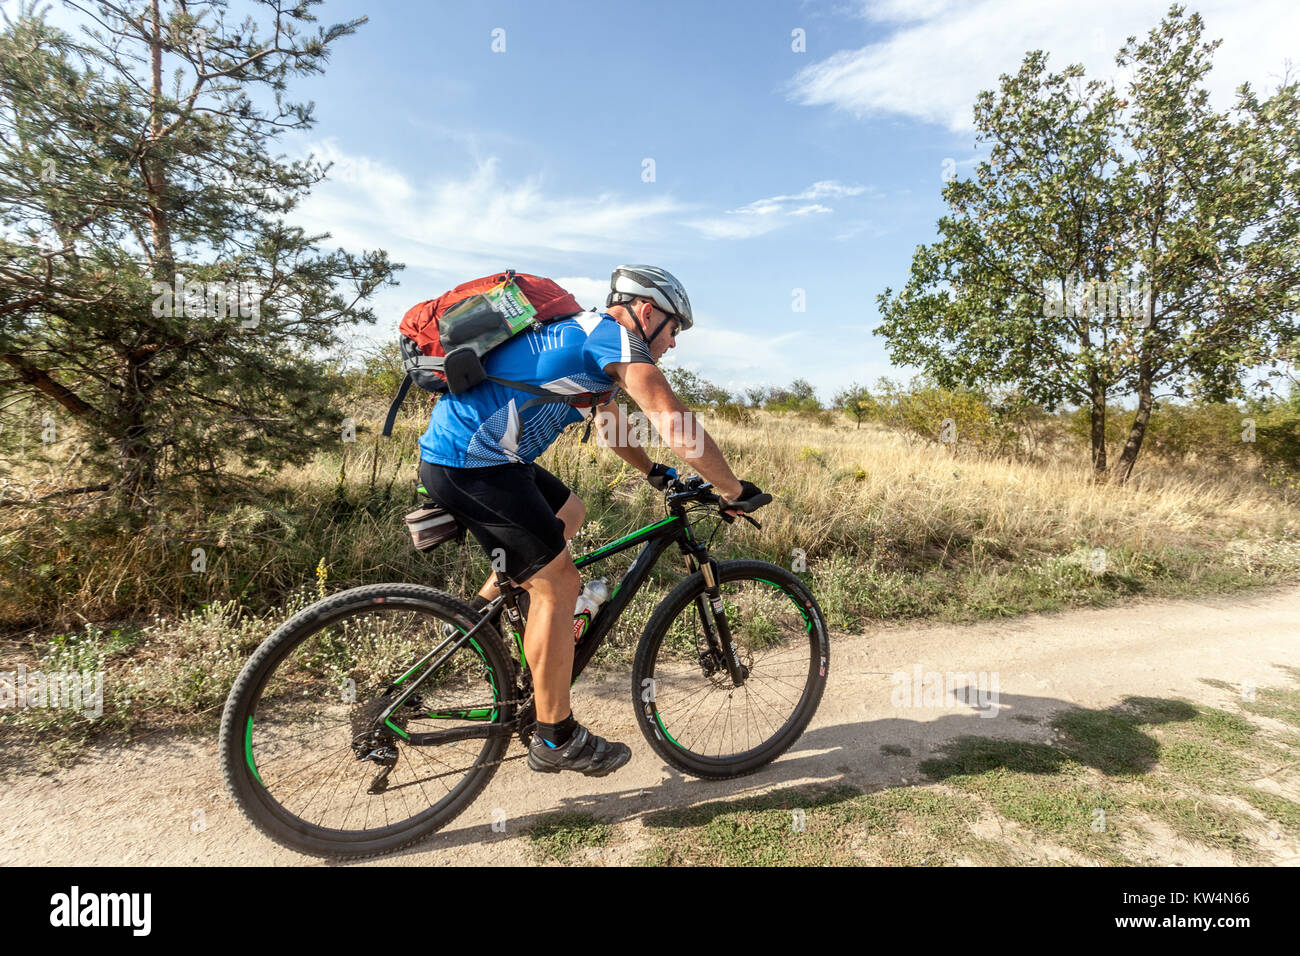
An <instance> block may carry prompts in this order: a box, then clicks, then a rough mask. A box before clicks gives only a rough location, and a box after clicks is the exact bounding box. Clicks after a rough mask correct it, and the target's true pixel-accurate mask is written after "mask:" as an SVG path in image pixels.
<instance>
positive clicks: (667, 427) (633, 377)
mask: <svg viewBox="0 0 1300 956" xmlns="http://www.w3.org/2000/svg"><path fill="white" fill-rule="evenodd" d="M605 373H606V374H607V375H609V377H610V378H611V379H613V380H614V381H615V382H617V383H618V384H619V385H621V386H622V387H623V389H624V390H625V391H626V392H627V393H628V394H629V395H631V396H632V398H633V400H635V401H636V403H637V404H638V405H640V406H641V408H642V410H643V411H644V412H645V413H646V415H647V417H649V419H650V422H651V424H653V425H654V427H655V430H656V431H657V432H659V434H660V435H661V436H662V437H663V439H664V441H665V442H667V443H668V447H670V448H671V449H672V450H673V451H674V452H676V453H677V455H678V456H679V457H680V458H681V459H682V460H683V461H684V462H686V463H687V464H688V465H690V466H691V468H693V469H694V470H695V471H697V472H699V473H700V474H701V475H703V476H704V477H705V478H706V479H708V480H709V481H710V482H712V483H713V486H714V488H715V489H716V490H717V493H718V494H719V495H721V496H722V497H723V498H724V499H725V500H727V501H734V500H736V499H737V498H739V497H740V495H741V494H742V493H743V491H744V489H743V488H741V485H740V482H739V481H738V480H737V479H736V476H735V474H734V473H733V472H732V470H731V466H729V465H728V464H727V460H726V459H725V458H723V457H722V452H721V451H719V450H718V446H717V444H716V443H715V442H714V441H713V438H712V436H710V435H709V433H708V432H707V431H705V430H704V426H703V425H701V424H700V423H699V422H698V421H696V418H695V414H694V413H693V412H692V411H691V410H690V409H689V408H687V407H686V405H685V404H684V403H683V402H682V400H681V399H680V398H678V397H677V395H676V394H675V393H674V392H673V387H672V386H671V385H669V384H668V379H666V378H665V377H664V373H663V372H661V371H660V370H659V368H658V366H655V365H651V364H649V363H648V362H611V363H610V364H609V365H607V366H605ZM619 414H620V415H621V414H622V413H621V411H620V412H619ZM615 452H616V453H617V454H620V456H621V457H624V458H625V460H626V461H628V462H629V463H630V464H633V465H635V466H637V467H641V466H640V465H638V464H637V461H633V460H632V459H631V458H626V456H622V453H621V452H619V451H618V449H615ZM641 455H645V452H644V451H642V452H641ZM638 461H640V458H638ZM649 470H650V464H649V458H648V456H647V457H646V459H645V465H644V468H642V471H643V472H648V471H649Z"/></svg>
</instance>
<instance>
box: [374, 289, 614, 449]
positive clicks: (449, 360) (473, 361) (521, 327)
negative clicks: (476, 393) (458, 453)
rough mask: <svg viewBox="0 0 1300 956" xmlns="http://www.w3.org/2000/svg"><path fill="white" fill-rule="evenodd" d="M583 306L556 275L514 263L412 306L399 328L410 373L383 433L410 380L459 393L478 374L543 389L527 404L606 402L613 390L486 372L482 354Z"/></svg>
mask: <svg viewBox="0 0 1300 956" xmlns="http://www.w3.org/2000/svg"><path fill="white" fill-rule="evenodd" d="M580 312H582V306H580V305H579V304H578V300H577V299H575V298H574V297H573V296H572V295H571V294H569V293H568V292H567V291H565V290H564V289H563V288H561V287H560V286H559V285H558V284H556V283H555V282H553V281H551V280H550V279H543V278H540V277H538V276H533V275H528V274H527V273H522V272H515V271H514V270H513V269H507V270H506V271H505V272H501V273H497V274H496V275H490V276H484V277H483V278H481V279H471V280H470V281H469V282H462V283H461V284H460V285H458V286H456V288H454V289H452V290H451V291H450V292H444V293H443V294H442V295H440V296H438V298H436V299H429V300H427V301H425V302H421V303H420V304H419V305H416V306H412V307H411V308H410V309H409V310H408V311H407V313H406V315H404V316H403V317H402V323H401V325H400V326H399V328H398V331H399V333H400V335H399V338H398V342H399V344H400V346H401V349H402V358H403V363H402V364H403V367H404V368H405V370H406V377H405V378H404V379H402V385H401V387H400V388H399V389H398V391H397V397H396V398H394V399H393V403H392V405H391V406H389V409H388V417H387V419H385V421H384V432H383V433H384V435H385V436H389V435H392V433H393V423H394V422H395V421H396V420H397V412H398V410H399V409H400V408H401V406H402V402H403V400H405V398H406V393H407V391H409V389H410V387H411V383H412V382H414V383H415V384H416V385H418V386H419V387H420V388H422V389H424V390H425V391H426V392H433V393H435V394H452V395H459V394H461V393H463V392H467V391H469V390H470V389H471V388H473V387H474V386H475V385H478V384H479V383H480V382H483V381H493V382H496V383H497V384H499V385H506V386H509V387H510V388H517V389H519V390H520V391H524V392H531V393H532V394H533V395H535V396H537V397H536V398H532V399H529V400H528V402H526V403H525V404H524V406H523V407H524V408H527V407H528V406H530V405H535V404H541V403H547V402H564V403H565V404H568V405H574V406H577V407H582V408H585V407H588V406H595V405H599V404H604V403H605V402H607V401H608V400H609V398H610V397H611V396H612V395H613V391H609V392H603V393H597V392H583V393H580V394H578V395H561V394H559V393H558V392H551V391H548V390H547V389H544V388H539V387H538V386H536V385H530V384H527V383H525V382H515V381H511V380H509V379H503V378H497V377H496V376H494V375H488V374H487V372H486V371H485V370H484V368H483V359H484V357H485V356H486V355H487V354H488V353H489V352H491V351H492V350H493V349H495V348H496V347H497V346H499V345H501V344H502V343H504V342H507V341H509V340H510V339H511V338H513V337H514V336H515V335H518V334H519V333H521V332H526V331H528V330H529V329H536V328H541V327H542V326H543V325H546V324H548V323H550V322H556V321H559V320H560V319H566V318H569V317H570V316H573V315H577V314H579V313H580ZM588 432H590V426H589V427H588ZM583 440H584V441H585V440H586V436H585V435H584V436H583Z"/></svg>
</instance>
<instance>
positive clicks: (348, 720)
mask: <svg viewBox="0 0 1300 956" xmlns="http://www.w3.org/2000/svg"><path fill="white" fill-rule="evenodd" d="M446 623H450V622H449V621H448V620H447V619H445V618H442V617H439V616H437V615H435V614H433V613H432V612H431V611H429V610H416V609H414V608H410V607H403V606H400V605H398V604H395V603H390V604H386V605H378V604H377V605H373V606H367V607H364V608H359V609H352V610H349V611H347V612H345V613H343V614H342V615H338V616H335V617H333V618H331V619H329V620H328V621H325V622H322V623H321V624H320V625H319V626H317V627H316V628H315V629H314V630H313V631H312V632H311V633H310V634H308V635H307V636H306V637H305V638H303V639H301V640H299V641H297V642H296V643H294V644H293V646H292V647H289V648H286V650H285V651H284V652H283V653H281V654H280V655H279V656H278V659H277V660H276V661H275V662H274V663H273V664H272V665H270V666H269V667H268V669H267V672H266V676H265V677H264V678H263V679H262V681H261V682H260V684H259V685H258V686H257V687H256V688H255V689H254V691H253V694H252V704H251V705H250V709H249V710H248V711H247V712H246V716H245V718H244V720H243V723H242V725H241V726H240V728H239V729H240V732H241V734H242V736H243V739H242V741H241V748H240V749H241V754H242V760H241V764H242V766H243V768H244V771H245V773H246V774H247V777H248V779H249V781H250V784H251V790H252V793H253V799H255V800H256V801H258V803H260V804H261V805H262V806H263V807H264V808H265V809H266V810H267V811H268V812H269V813H270V814H272V815H273V816H274V817H276V818H277V819H279V820H280V821H281V822H282V823H284V824H285V825H287V826H289V827H290V828H292V829H293V830H295V831H296V832H298V833H301V834H303V835H304V836H307V837H310V838H313V839H315V840H322V841H327V842H331V843H355V842H362V841H367V840H372V839H377V838H383V837H385V836H389V835H392V834H395V833H399V832H402V831H404V830H407V829H410V828H411V827H415V826H419V825H420V824H422V823H424V822H425V821H427V820H428V819H430V818H431V817H433V816H434V815H436V814H438V813H439V812H440V811H441V810H443V809H444V808H446V807H447V806H448V805H449V804H450V803H451V802H453V801H454V800H456V798H457V797H458V796H459V795H460V794H461V793H462V792H464V790H465V789H466V788H468V787H471V786H472V785H473V783H474V780H475V778H476V775H477V773H480V772H482V770H483V768H482V767H481V763H482V762H483V761H485V760H486V759H488V757H489V755H490V753H491V751H492V749H493V746H494V741H493V740H491V739H482V740H463V741H454V742H451V743H447V744H442V745H439V746H436V747H428V746H420V747H416V746H411V745H409V744H408V743H407V742H406V739H405V737H406V736H409V735H410V734H411V733H419V732H428V731H435V730H445V729H449V728H454V727H465V726H472V725H474V724H482V723H486V722H489V721H491V720H493V719H494V718H495V717H497V716H499V715H500V712H501V708H500V707H499V705H498V702H499V701H500V700H502V699H503V698H504V697H506V696H508V693H505V692H503V685H504V684H505V680H504V679H503V676H502V675H500V674H498V673H496V671H495V669H494V668H493V667H492V666H491V665H490V663H489V661H488V659H487V656H486V655H485V654H484V653H483V650H482V648H481V647H480V646H479V645H478V644H477V642H475V641H470V642H467V643H466V644H465V645H463V646H462V647H461V648H459V649H458V650H457V651H456V652H455V654H454V655H453V656H452V657H451V658H450V659H449V660H448V661H447V662H446V663H445V664H444V665H443V666H442V667H440V668H439V671H438V674H437V675H435V677H434V679H432V680H430V681H426V682H424V683H423V684H421V685H420V687H419V690H418V691H417V694H418V697H419V699H420V701H421V706H419V707H418V708H409V707H403V708H402V710H400V711H398V712H395V713H394V714H393V717H392V718H391V719H390V722H389V724H388V727H386V728H383V730H382V734H383V740H382V743H383V744H384V745H386V746H390V747H391V748H392V749H393V750H394V751H395V752H396V759H395V761H394V762H393V763H392V766H391V769H390V770H389V772H388V774H387V777H386V784H387V786H386V788H385V789H384V790H383V792H382V793H370V792H369V790H370V787H371V786H372V785H373V783H374V781H375V779H376V778H377V777H378V776H380V774H381V772H382V771H383V769H384V767H383V765H381V764H380V763H376V762H373V761H371V760H358V759H357V756H356V750H355V749H354V746H353V742H354V740H355V739H356V736H357V733H358V732H361V731H363V730H364V729H365V728H368V727H369V726H370V724H371V718H373V717H375V716H377V715H378V713H381V712H382V710H383V709H384V707H385V705H386V702H385V701H381V700H380V699H379V698H380V694H381V692H382V691H383V690H384V689H385V688H386V687H389V686H390V685H394V684H396V685H397V686H398V687H399V688H400V687H401V686H402V684H401V682H404V681H410V680H413V679H414V674H413V673H412V668H413V666H414V665H415V664H416V663H417V662H418V661H419V660H420V658H421V657H423V656H424V655H425V654H427V653H428V652H429V651H430V650H431V649H433V648H434V647H437V646H438V645H439V644H441V643H442V641H443V640H444V636H443V625H444V624H446ZM456 630H457V631H458V632H459V633H461V634H463V633H465V629H464V628H462V627H460V626H459V625H456ZM422 670H423V669H422V668H417V669H416V671H415V673H419V672H422ZM390 699H391V698H390Z"/></svg>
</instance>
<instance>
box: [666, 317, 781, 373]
mask: <svg viewBox="0 0 1300 956" xmlns="http://www.w3.org/2000/svg"><path fill="white" fill-rule="evenodd" d="M803 334H804V333H803V332H802V331H791V332H786V333H784V334H782V335H775V336H774V335H771V334H770V333H765V332H762V331H752V332H751V331H741V330H739V329H735V328H728V327H727V326H726V325H725V324H724V323H722V322H721V320H719V319H718V317H717V316H716V315H708V314H705V315H700V314H697V315H696V316H695V324H694V325H693V326H691V328H690V330H689V331H686V332H683V333H682V334H681V336H680V337H679V338H678V339H677V347H676V348H672V349H669V350H668V351H667V352H665V353H664V357H663V359H662V360H661V365H662V366H663V367H665V368H673V367H677V366H680V367H682V368H688V369H690V370H691V371H697V372H698V373H699V374H701V375H703V376H704V377H705V378H707V379H709V380H710V381H715V382H721V381H727V380H737V379H738V380H743V381H746V382H749V383H757V382H770V381H772V375H773V370H774V369H782V368H785V367H786V366H787V364H788V363H789V360H790V353H789V348H790V343H792V342H794V341H795V340H796V339H798V338H799V337H800V336H801V335H803ZM791 377H792V378H793V377H794V376H793V375H792V376H791Z"/></svg>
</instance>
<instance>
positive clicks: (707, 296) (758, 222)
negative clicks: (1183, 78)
mask: <svg viewBox="0 0 1300 956" xmlns="http://www.w3.org/2000/svg"><path fill="white" fill-rule="evenodd" d="M1166 8H1167V2H1165V0H1095V2H1092V3H1085V2H1078V0H1072V2H1065V0H963V2H956V0H839V2H827V3H799V2H707V3H701V2H681V0H665V2H656V3H654V4H643V3H628V2H609V0H607V2H576V0H572V2H565V0H548V2H546V3H537V2H532V3H527V2H474V3H466V2H417V0H370V2H362V0H327V2H326V3H325V4H324V5H323V6H322V7H320V8H317V9H318V15H319V17H320V19H321V20H322V22H325V23H332V22H337V21H341V20H346V19H350V18H352V17H356V16H361V15H366V16H369V18H370V22H369V23H367V24H365V25H363V26H362V27H361V28H360V30H359V31H358V33H357V34H356V35H354V36H352V37H348V38H346V39H344V40H342V41H340V42H339V43H338V44H337V45H336V46H335V48H334V51H333V55H332V58H331V61H330V63H329V66H328V68H327V70H326V72H325V74H324V75H322V76H318V77H309V78H305V79H298V80H295V81H294V83H293V86H292V88H291V90H290V93H291V95H292V96H294V97H295V98H299V99H312V100H314V101H315V103H316V107H317V112H316V116H317V124H316V126H315V128H314V129H312V130H311V131H310V132H308V133H305V134H301V135H295V136H294V137H293V138H292V139H287V140H286V141H285V143H284V146H285V148H286V149H287V150H288V151H289V152H290V153H297V154H302V153H306V152H309V151H310V152H315V153H316V154H317V155H319V156H322V157H324V158H329V159H332V160H334V161H335V163H336V165H335V168H334V171H333V174H332V181H331V182H329V183H325V184H322V185H320V186H318V187H317V188H316V190H315V191H314V193H313V195H312V197H311V198H310V199H309V200H308V201H307V202H305V203H304V204H303V206H302V207H301V208H300V209H299V210H298V212H297V218H298V221H299V222H300V223H301V224H303V225H304V226H307V227H309V228H311V229H313V230H317V231H320V230H328V231H329V232H331V233H332V234H333V237H334V239H333V241H332V243H331V244H337V245H342V246H344V247H345V248H349V249H353V250H359V249H361V248H375V247H382V248H385V249H387V250H388V251H389V254H390V255H391V256H392V258H393V259H395V260H397V261H400V262H403V263H405V264H406V266H407V268H406V270H405V271H404V272H402V273H401V274H400V276H399V280H400V283H401V285H400V286H399V287H397V288H391V289H387V290H384V291H383V292H381V293H380V294H379V295H378V296H377V297H376V299H375V300H374V304H375V307H376V310H377V312H378V313H379V315H380V321H379V322H378V323H377V325H376V326H375V327H374V328H373V329H368V330H366V331H365V332H364V336H365V337H366V338H369V339H376V340H378V339H386V338H388V337H391V336H392V335H393V334H395V330H396V326H397V322H398V321H399V320H400V318H401V315H402V313H403V311H405V309H406V308H407V307H408V306H410V305H412V304H414V303H415V302H417V301H419V300H421V299H426V298H430V297H432V296H435V295H438V294H439V293H441V292H442V291H444V290H445V289H447V288H449V287H450V286H452V285H454V284H456V283H458V282H460V281H463V280H464V279H466V278H471V277H473V276H477V275H482V274H486V273H489V272H492V271H495V270H497V269H499V268H502V267H507V266H508V267H513V268H515V269H518V270H520V271H527V272H535V273H540V274H543V275H549V276H552V277H555V278H558V279H561V280H563V281H564V283H565V284H566V285H567V286H568V287H569V288H570V289H571V290H572V291H573V292H574V293H575V294H576V295H577V296H578V298H579V300H580V301H581V302H582V303H583V305H584V306H588V307H589V306H591V305H594V304H603V301H604V298H603V297H604V290H605V289H606V288H607V283H608V277H609V272H610V270H611V268H612V267H613V266H615V265H616V264H618V263H620V262H648V263H653V264H656V265H661V266H663V267H665V268H667V269H669V270H671V271H672V272H673V273H675V274H676V275H677V277H678V278H679V279H681V280H682V282H683V283H684V284H685V286H686V288H687V291H688V292H689V294H690V296H691V301H692V304H693V306H694V311H695V315H696V326H695V328H693V329H692V330H690V331H689V332H687V333H685V334H683V335H682V336H681V338H680V339H679V342H678V347H677V348H676V349H675V350H673V351H671V352H670V353H669V354H668V355H667V356H666V357H665V359H664V361H663V364H664V365H674V364H675V365H680V366H684V367H686V368H689V369H692V370H693V371H696V372H698V373H700V374H702V375H704V376H705V377H707V378H709V379H711V380H713V381H715V382H717V383H718V384H721V385H724V386H726V387H728V388H731V389H733V390H739V389H742V388H744V387H746V386H748V385H753V384H764V383H765V384H786V383H788V382H789V381H791V380H792V379H793V378H795V377H803V378H807V379H808V380H809V381H811V382H812V383H813V384H814V385H815V386H817V388H818V391H819V394H820V395H821V396H822V397H823V398H824V399H827V398H830V396H831V395H832V394H833V393H834V391H835V390H837V389H838V388H840V387H842V386H844V385H846V384H848V383H849V382H851V381H859V382H862V383H870V382H874V381H875V379H876V378H877V377H879V376H881V375H886V374H888V375H891V376H895V377H900V376H901V377H906V376H907V375H908V374H910V373H911V372H914V371H915V370H914V369H895V368H893V367H891V365H890V362H889V358H888V354H887V352H886V350H885V347H884V343H883V341H882V340H881V339H880V338H879V337H878V336H874V335H872V334H871V330H872V329H873V328H874V327H875V326H876V325H877V324H878V321H879V318H878V314H877V311H876V304H875V299H876V296H877V294H878V293H879V292H881V291H882V290H883V289H884V288H885V287H886V286H891V287H893V288H895V289H897V288H898V287H900V286H901V285H902V284H903V283H904V282H905V281H906V277H907V272H908V267H909V265H910V262H911V257H912V252H913V250H914V249H915V247H916V246H917V245H918V244H919V243H924V242H929V241H931V240H932V239H933V238H934V223H935V220H936V219H937V218H938V217H939V216H940V215H941V214H942V211H943V204H942V202H941V200H940V197H939V191H940V189H941V187H942V185H943V176H944V172H945V168H946V169H948V170H951V171H955V173H956V174H957V175H965V174H966V173H968V172H969V169H970V167H971V165H972V164H973V163H974V161H975V160H976V158H977V152H976V149H975V143H974V137H973V133H972V130H971V129H970V115H971V106H972V104H973V102H974V99H975V97H976V94H977V93H978V91H979V90H981V89H986V88H992V87H994V86H995V85H996V82H997V76H998V74H999V73H1002V72H1010V71H1014V70H1015V69H1016V68H1017V67H1018V65H1019V63H1020V61H1021V59H1022V57H1023V55H1024V53H1025V51H1026V50H1029V49H1032V48H1041V49H1045V50H1047V51H1048V52H1049V54H1050V60H1049V64H1050V65H1051V66H1052V67H1055V68H1060V67H1062V66H1064V65H1065V64H1066V63H1068V62H1074V61H1081V62H1083V63H1084V64H1085V66H1086V67H1087V68H1088V70H1089V73H1090V75H1102V76H1105V75H1114V72H1115V67H1114V63H1113V59H1114V54H1115V52H1116V51H1117V50H1118V49H1119V47H1120V46H1121V45H1122V44H1123V42H1124V39H1125V37H1127V36H1129V35H1131V34H1140V35H1141V34H1145V33H1146V31H1147V30H1148V29H1150V27H1151V26H1153V25H1154V24H1155V23H1156V22H1158V20H1159V19H1160V16H1161V15H1162V13H1163V12H1164V10H1165V9H1166ZM1192 8H1193V9H1196V10H1199V11H1200V12H1201V14H1202V16H1203V17H1204V18H1205V20H1206V25H1207V35H1208V36H1209V37H1221V38H1222V39H1223V41H1224V42H1223V46H1222V47H1221V49H1220V50H1219V51H1218V53H1217V54H1216V56H1215V64H1216V69H1215V71H1214V72H1213V73H1212V74H1211V82H1210V84H1209V85H1210V88H1211V93H1212V96H1213V99H1214V100H1215V102H1216V105H1218V106H1220V107H1226V106H1228V105H1229V103H1230V98H1231V97H1230V94H1231V90H1232V88H1233V87H1235V86H1236V85H1237V84H1238V83H1240V82H1241V81H1243V80H1250V81H1252V82H1253V83H1255V84H1256V85H1257V87H1259V86H1266V85H1268V84H1269V83H1270V82H1276V80H1277V79H1278V77H1279V76H1280V75H1281V72H1282V69H1283V68H1284V61H1285V59H1286V58H1287V57H1288V56H1290V57H1291V58H1292V59H1293V60H1296V61H1300V56H1297V55H1296V53H1295V49H1296V48H1297V46H1298V44H1297V39H1296V38H1297V37H1300V4H1297V3H1295V2H1294V0H1252V2H1247V3H1242V2H1240V0H1235V2H1234V0H1205V2H1201V3H1197V4H1194V5H1192ZM498 29H500V30H503V31H504V45H505V49H504V51H503V52H494V51H493V41H494V33H493V31H494V30H498ZM795 30H801V31H803V34H804V44H805V48H804V50H803V51H802V52H799V51H796V50H795V49H794V48H793V46H794V44H795V39H794V37H793V36H792V33H793V31H795ZM497 36H498V38H499V37H500V35H499V34H498V35H497ZM498 45H499V40H498ZM646 160H653V162H654V178H653V181H651V182H647V181H645V180H644V178H643V170H644V168H645V166H644V164H645V161H646ZM795 290H802V294H803V298H804V302H805V311H802V312H800V311H795V310H794V308H793V307H792V306H793V304H794V303H795V301H796V296H797V293H796V291H795Z"/></svg>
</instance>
